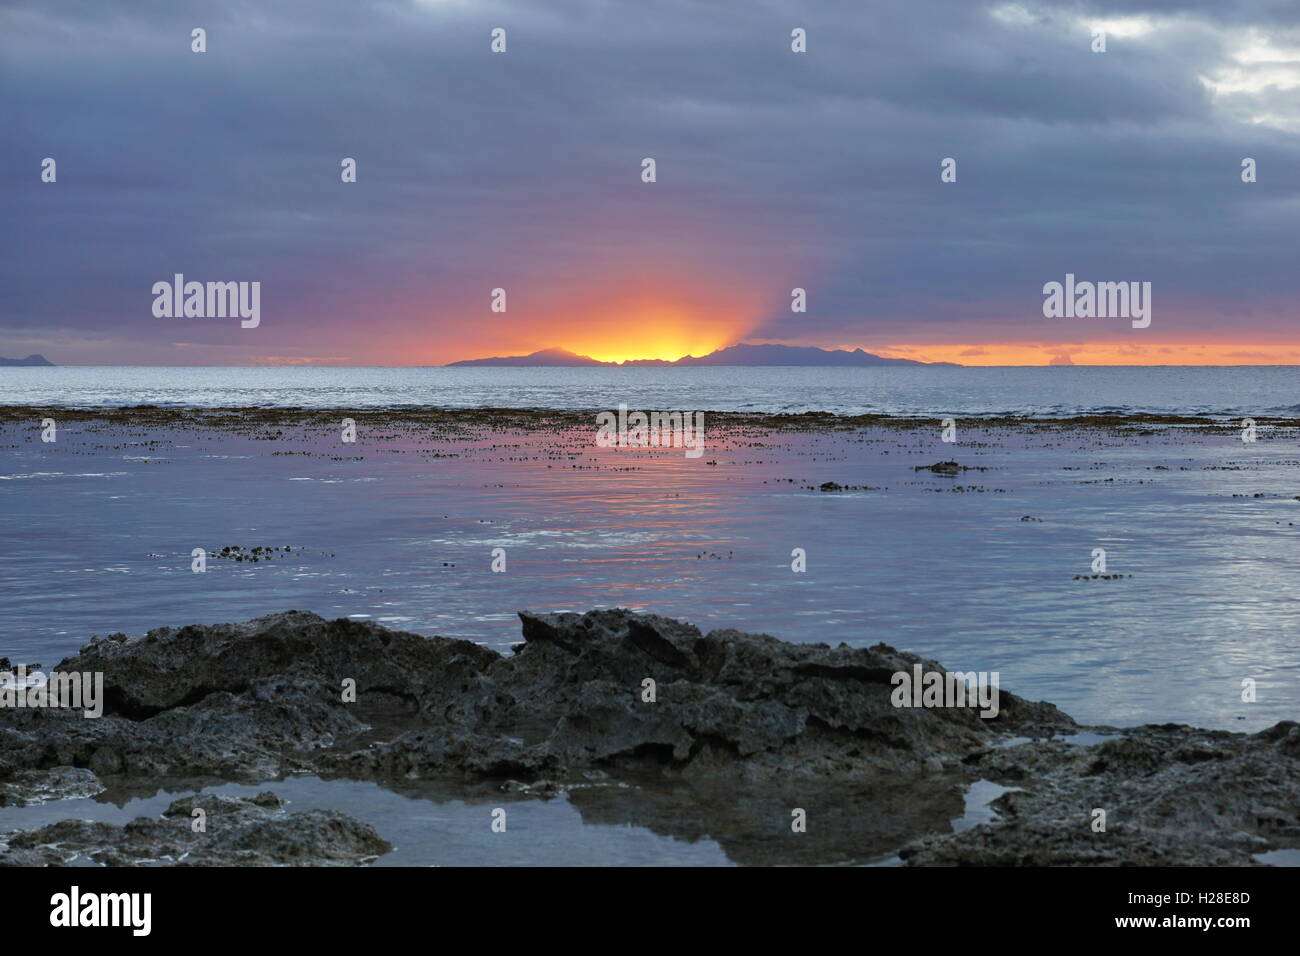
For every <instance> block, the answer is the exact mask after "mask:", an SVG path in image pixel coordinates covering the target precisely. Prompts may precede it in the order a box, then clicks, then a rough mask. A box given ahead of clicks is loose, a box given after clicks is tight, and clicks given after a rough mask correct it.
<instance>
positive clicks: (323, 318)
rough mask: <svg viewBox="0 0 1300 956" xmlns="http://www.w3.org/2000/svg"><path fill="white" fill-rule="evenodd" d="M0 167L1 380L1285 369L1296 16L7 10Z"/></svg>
mask: <svg viewBox="0 0 1300 956" xmlns="http://www.w3.org/2000/svg"><path fill="white" fill-rule="evenodd" d="M195 28H202V29H203V30H204V31H206V51H205V52H202V53H196V52H194V51H193V50H192V44H193V39H192V31H193V30H194V29H195ZM497 28H500V29H502V30H504V31H505V51H504V52H493V50H492V49H491V45H492V42H493V41H492V31H493V30H494V29H497ZM795 29H802V30H804V31H805V33H806V52H801V53H800V52H794V50H792V48H791V47H792V43H793V40H792V35H791V34H792V31H793V30H795ZM1098 30H1102V31H1104V33H1105V47H1106V49H1105V52H1095V51H1094V49H1093V48H1094V46H1095V45H1096V42H1097V41H1096V39H1095V36H1094V34H1095V31H1098ZM1247 157H1249V158H1251V159H1253V160H1255V163H1256V181H1255V182H1251V183H1246V182H1243V181H1242V165H1241V164H1242V160H1243V159H1245V158H1247ZM46 158H51V159H54V160H55V163H56V166H55V181H54V182H44V181H42V175H43V174H42V166H43V161H44V160H45V159H46ZM344 158H352V159H354V160H355V161H356V181H355V182H344V181H343V179H342V175H341V168H342V161H343V160H344ZM646 158H652V159H654V161H655V181H654V182H644V181H643V160H644V159H646ZM946 158H951V159H954V160H955V161H956V181H955V182H943V181H941V175H940V173H941V164H942V162H943V160H944V159H946ZM0 174H3V184H2V185H0V222H3V224H4V228H3V230H0V355H6V356H11V357H12V356H15V355H16V356H23V355H27V354H29V353H32V352H39V353H41V354H44V355H45V356H46V357H47V358H49V359H50V360H51V361H54V362H56V363H58V364H104V365H125V364H141V365H267V364H270V365H277V364H325V365H431V364H443V363H446V362H451V361H456V360H459V359H467V358H477V357H482V356H489V355H516V354H524V353H528V352H532V351H534V350H537V349H542V348H553V347H554V348H566V349H570V350H572V351H576V352H580V353H583V354H588V355H592V356H593V357H596V358H600V359H605V360H622V359H626V358H667V359H672V358H677V357H679V356H680V355H683V354H688V353H689V354H696V355H699V354H704V353H706V352H708V351H711V350H713V349H715V348H719V347H723V346H726V345H730V344H734V343H737V342H768V343H779V344H790V345H816V346H821V347H825V348H859V347H860V348H864V349H866V350H868V351H871V352H876V353H878V354H882V355H887V356H892V357H902V358H914V359H921V360H926V361H953V362H960V363H962V364H967V365H1047V364H1077V365H1090V364H1091V365H1097V364H1125V365H1166V364H1168V365H1182V364H1187V365H1205V364H1212V365H1217V364H1300V331H1298V327H1297V321H1296V318H1297V309H1296V302H1297V301H1298V295H1297V294H1298V293H1300V288H1298V286H1300V268H1297V263H1298V262H1300V256H1298V255H1297V253H1300V240H1298V238H1297V232H1298V230H1300V3H1295V2H1293V0H1258V2H1247V0H1145V2H1142V0H1134V2H1126V3H1119V2H1092V3H1056V2H1049V3H1035V2H1031V0H1026V2H1021V3H1004V2H993V3H983V2H979V0H902V2H892V0H891V2H872V3H863V2H862V0H852V2H840V0H818V2H808V0H803V2H784V0H716V2H702V0H701V2H688V0H654V2H652V3H644V2H630V0H617V2H614V0H546V2H545V3H539V2H537V0H511V2H495V0H472V2H470V0H466V2H461V0H277V2H274V3H269V2H266V0H254V2H249V0H221V2H208V3H199V2H189V0H65V2H60V0H3V2H0ZM178 273H179V274H183V275H184V277H185V281H187V282H188V281H198V282H210V281H211V282H231V281H239V282H258V283H260V286H259V289H260V312H259V322H258V324H257V326H256V327H253V328H244V327H242V325H241V323H240V321H239V320H238V319H237V318H236V319H231V318H228V317H225V318H223V317H217V316H209V317H200V316H189V317H183V316H182V317H177V316H170V317H168V316H163V317H160V316H157V315H155V308H154V305H155V295H154V292H153V288H154V285H155V283H157V282H160V281H171V280H172V279H173V276H174V275H176V274H178ZM1067 274H1073V275H1075V276H1076V279H1077V281H1095V282H1149V283H1151V323H1150V325H1149V326H1148V327H1146V328H1134V327H1133V326H1132V323H1131V322H1130V321H1129V319H1128V318H1125V317H1108V318H1086V317H1074V316H1071V317H1051V318H1049V317H1045V315H1044V308H1043V304H1044V298H1045V296H1044V291H1043V288H1044V285H1045V284H1046V283H1050V282H1053V281H1055V282H1064V281H1065V276H1066V275H1067ZM794 288H802V289H804V290H805V292H806V303H807V304H806V311H804V312H794V311H792V309H791V302H792V290H793V289H794ZM494 289H503V290H505V311H504V312H501V311H493V310H492V304H493V290H494ZM497 301H498V305H499V302H500V300H499V298H498V300H497Z"/></svg>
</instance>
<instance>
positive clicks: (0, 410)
mask: <svg viewBox="0 0 1300 956" xmlns="http://www.w3.org/2000/svg"><path fill="white" fill-rule="evenodd" d="M606 410H608V409H603V408H592V409H589V410H570V409H546V408H428V407H405V406H397V407H393V408H347V407H342V408H334V409H330V408H295V407H291V406H275V407H250V406H231V407H225V408H190V407H180V406H158V405H129V406H118V407H102V406H95V407H89V408H83V407H76V406H49V407H42V406H29V405H0V425H3V424H24V423H28V424H30V425H31V426H32V428H33V429H34V430H35V431H36V433H37V434H39V431H40V427H41V424H40V420H41V418H43V417H46V416H53V417H54V418H55V419H56V420H58V421H59V422H60V423H62V422H83V423H88V424H92V425H93V424H99V425H104V426H121V425H127V426H135V427H139V428H150V429H155V428H191V427H192V428H217V429H224V430H228V431H233V432H241V433H250V432H251V433H252V434H254V435H256V436H258V437H277V436H274V435H272V434H266V433H265V432H263V431H260V430H262V429H269V428H292V427H295V426H308V427H313V426H316V427H323V428H330V429H335V430H337V428H338V423H339V421H340V420H341V419H343V418H351V419H353V420H354V421H355V422H356V423H357V425H358V426H362V425H370V426H383V425H388V426H392V427H395V428H408V427H414V428H428V429H433V430H435V431H438V432H449V433H453V434H454V433H458V432H459V430H460V429H465V430H467V432H468V433H470V434H477V432H478V431H479V430H481V429H483V428H491V429H500V430H510V431H516V430H517V431H545V430H550V429H556V430H559V429H569V428H594V427H595V419H594V416H595V414H596V413H597V412H600V411H606ZM704 413H705V414H706V415H707V416H708V417H707V424H708V427H709V428H736V429H746V428H752V429H759V430H769V431H796V432H798V431H808V432H823V431H850V430H855V429H863V428H883V429H898V430H903V431H910V430H913V429H917V428H927V429H930V428H935V427H936V426H937V424H938V422H939V419H938V418H933V417H904V416H897V415H877V414H864V415H836V414H833V413H831V412H790V413H770V412H727V411H723V412H717V411H709V410H707V409H706V410H704ZM1253 420H1254V421H1255V423H1256V424H1257V425H1260V426H1269V427H1274V428H1297V427H1300V418H1296V417H1294V416H1292V417H1270V416H1266V415H1257V416H1255V418H1254V419H1253ZM960 421H961V422H962V423H963V424H964V426H966V427H971V428H1029V429H1031V430H1035V431H1038V430H1053V431H1057V430H1064V431H1068V430H1092V431H1097V430H1101V431H1122V432H1128V431H1131V430H1133V429H1150V428H1153V427H1168V426H1183V427H1201V428H1208V429H1217V430H1222V431H1223V432H1224V433H1225V434H1227V433H1234V434H1235V433H1237V432H1239V431H1240V429H1241V426H1240V424H1239V423H1238V421H1237V420H1231V421H1225V420H1222V419H1218V418H1210V417H1206V416H1198V415H1149V414H1140V415H1120V414H1115V415H1073V416H1065V417H1059V418H1040V417H1032V416H1019V415H1002V416H984V417H971V418H963V419H960Z"/></svg>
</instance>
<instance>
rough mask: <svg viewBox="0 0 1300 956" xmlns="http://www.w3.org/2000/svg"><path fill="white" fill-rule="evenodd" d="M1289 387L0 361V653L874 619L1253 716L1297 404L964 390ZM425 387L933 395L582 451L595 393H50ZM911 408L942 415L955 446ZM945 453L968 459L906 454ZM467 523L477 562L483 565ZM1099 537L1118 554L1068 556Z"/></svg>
mask: <svg viewBox="0 0 1300 956" xmlns="http://www.w3.org/2000/svg"><path fill="white" fill-rule="evenodd" d="M819 380H820V381H821V384H818V382H819ZM1293 380H1294V370H1293V369H1289V368H1258V369H1240V368H1219V369H1087V368H1054V369H1011V370H1007V369H929V368H920V369H912V368H901V369H900V368H890V369H866V370H843V369H833V370H820V369H818V370H813V369H802V368H801V369H790V368H776V369H747V368H728V369H668V370H642V369H636V370H627V371H626V372H624V371H619V370H607V369H594V370H593V369H574V370H567V369H547V370H539V369H493V370H487V369H466V370H459V369H436V368H435V369H356V370H353V369H298V368H293V369H268V368H257V369H246V368H237V369H101V368H93V369H69V368H58V369H4V370H0V383H2V384H0V402H9V403H14V402H18V401H28V402H40V405H41V407H40V410H39V411H37V410H35V409H34V410H33V416H32V418H31V420H30V421H27V420H25V419H24V418H23V416H22V414H21V413H18V414H17V416H16V418H15V417H13V416H11V418H10V420H9V421H8V423H7V424H4V425H3V426H0V514H3V517H4V520H3V528H2V530H0V542H2V543H3V546H2V547H0V597H2V598H3V600H4V606H5V609H6V613H5V615H4V619H3V622H0V655H8V656H10V657H11V658H12V659H13V660H14V661H19V660H25V661H31V660H37V661H39V662H42V663H45V664H46V665H49V664H52V663H54V662H55V661H57V660H58V659H59V658H61V657H62V656H64V655H67V654H71V653H72V652H73V651H75V650H76V648H78V647H79V646H80V645H81V644H82V643H83V642H84V641H86V640H87V639H88V638H89V637H90V636H91V635H92V634H107V633H111V632H115V631H124V632H126V633H129V634H143V633H144V632H145V631H147V630H148V629H149V628H152V627H157V626H160V625H164V624H167V625H181V624H188V623H216V622H220V621H230V620H243V619H247V618H250V617H254V616H257V615H261V614H265V613H269V612H271V611H275V610H283V609H287V608H299V609H307V610H313V611H316V612H318V613H320V614H322V615H325V616H327V617H342V616H352V617H355V618H358V619H373V620H377V621H380V622H383V623H385V624H388V625H390V626H393V627H398V628H403V629H408V630H413V631H416V632H419V633H425V634H442V635H447V636H454V637H464V638H468V639H471V640H476V641H480V642H482V643H484V644H488V645H490V646H493V647H495V648H497V649H499V650H506V649H507V648H508V646H509V645H510V644H511V643H513V642H515V641H517V640H519V628H518V621H517V619H516V617H515V612H516V611H518V610H521V609H531V610H561V609H564V610H586V609H589V608H592V607H599V606H626V607H632V608H636V609H640V610H645V611H652V612H656V613H661V614H665V615H670V616H677V617H681V618H684V619H688V620H690V621H692V622H695V623H697V624H699V625H700V626H701V627H704V628H706V629H707V628H711V627H735V628H739V629H741V630H750V631H760V632H766V633H771V634H774V635H776V636H778V637H781V638H784V639H787V640H793V641H814V642H815V641H828V642H831V643H838V642H840V641H845V642H847V643H849V644H854V645H862V644H873V643H876V642H877V641H884V642H886V643H889V644H892V645H894V646H896V647H899V648H901V649H905V650H909V651H915V652H918V653H922V654H925V655H927V656H930V657H933V658H935V659H937V660H939V661H940V662H942V663H944V664H946V665H947V666H949V667H952V668H957V669H962V670H972V671H993V670H997V671H1000V672H1001V674H1002V678H1001V679H1002V686H1003V687H1005V688H1007V689H1008V690H1011V691H1013V692H1014V693H1017V694H1020V695H1022V696H1027V697H1031V698H1035V699H1046V700H1051V701H1053V702H1054V703H1056V704H1058V705H1059V706H1061V707H1062V708H1063V709H1065V710H1066V712H1067V713H1070V714H1071V715H1072V716H1074V717H1075V718H1076V719H1079V720H1081V721H1086V722H1092V723H1113V724H1120V725H1133V724H1139V723H1143V722H1161V721H1168V720H1177V721H1185V722H1188V723H1193V724H1197V725H1200V726H1208V727H1220V728H1225V729H1235V730H1255V729H1260V728H1262V727H1265V726H1268V725H1270V724H1272V723H1274V722H1276V721H1278V720H1281V719H1291V718H1294V717H1295V716H1296V712H1297V709H1298V708H1297V705H1298V704H1300V618H1298V616H1297V610H1298V607H1297V598H1296V597H1295V595H1294V589H1293V587H1292V584H1293V583H1294V581H1295V580H1296V577H1297V574H1298V573H1300V549H1298V548H1297V544H1298V543H1300V528H1298V527H1297V524H1298V523H1300V498H1298V497H1297V496H1300V482H1297V478H1296V470H1297V466H1298V465H1300V446H1298V445H1297V442H1296V433H1295V430H1294V429H1289V428H1283V427H1276V426H1261V429H1260V432H1259V439H1258V441H1257V442H1254V443H1249V444H1248V443H1244V442H1243V441H1241V440H1240V436H1239V432H1238V429H1236V428H1235V427H1231V428H1226V427H1225V428H1222V429H1188V428H1185V427H1177V426H1175V427H1171V428H1148V427H1145V426H1141V427H1138V426H1135V427H1133V428H1130V429H1124V430H1121V431H1119V432H1114V431H1113V430H1112V431H1107V430H1094V431H1082V430H1079V429H1074V428H1070V429H1058V428H1050V429H1042V428H1040V427H1036V426H1034V427H1030V426H1025V427H1017V428H1007V427H1003V426H996V427H994V426H990V427H987V428H986V427H984V426H981V425H980V424H979V422H978V420H977V416H979V415H982V414H991V413H993V412H998V413H1004V412H1007V411H1012V410H1016V411H1022V412H1028V411H1032V412H1035V413H1037V414H1049V413H1051V414H1065V413H1067V412H1071V411H1073V412H1083V411H1090V412H1103V411H1130V412H1132V411H1150V412H1170V411H1181V412H1189V411H1195V412H1214V413H1215V414H1219V415H1225V414H1230V415H1231V416H1232V417H1235V416H1238V415H1242V414H1244V413H1245V412H1247V411H1249V412H1252V413H1254V414H1256V415H1261V416H1262V415H1265V414H1268V413H1270V412H1278V411H1280V410H1284V409H1287V408H1293V407H1294V405H1293V402H1294V401H1295V399H1296V396H1295V394H1294V392H1292V391H1288V387H1287V386H1288V385H1289V384H1290V383H1292V382H1293ZM494 381H495V382H497V383H498V384H497V385H496V386H493V385H492V384H491V383H492V382H494ZM566 383H570V384H569V385H566ZM572 383H578V384H577V385H572ZM943 383H948V386H947V387H945V386H944V384H943ZM1052 383H1055V384H1056V385H1057V386H1058V387H1057V388H1056V389H1055V392H1054V390H1053V388H1052V387H1051V386H1052ZM430 400H438V401H440V402H441V403H442V404H445V405H457V406H470V405H479V404H482V405H488V406H507V405H514V406H556V405H566V406H569V407H582V406H587V405H590V406H594V407H606V408H607V407H610V405H611V404H612V403H613V404H616V403H619V402H626V403H627V404H628V405H629V406H630V407H631V408H633V409H635V408H646V409H653V408H669V409H672V408H677V409H688V410H689V409H700V408H703V409H712V408H717V407H731V408H737V409H750V410H759V409H766V410H798V409H805V408H808V409H819V410H838V411H862V410H872V411H894V412H897V413H903V414H911V415H919V416H929V417H932V418H935V419H936V420H935V421H934V422H933V425H932V426H930V425H925V426H923V427H918V428H914V429H907V430H897V429H895V430H889V429H884V430H879V429H863V430H855V431H852V432H847V433H839V432H832V433H815V434H801V433H793V434H792V433H784V434H774V433H773V434H769V433H763V432H761V431H760V432H756V433H751V432H747V431H746V430H744V429H733V430H732V431H730V432H728V431H726V430H722V431H719V430H717V429H716V428H715V429H711V430H709V431H708V438H707V441H708V445H707V449H706V452H705V454H704V455H703V456H702V457H700V458H697V459H692V458H689V457H687V456H685V455H684V454H683V453H682V451H681V450H680V449H618V448H612V449H611V448H600V447H598V446H597V445H596V443H595V441H594V434H595V423H594V417H593V425H592V427H591V428H590V429H588V428H582V427H576V428H575V427H567V428H566V429H564V430H562V431H559V432H556V431H549V430H548V431H528V430H521V431H517V432H512V431H510V430H508V429H507V430H502V429H500V428H497V427H487V426H483V425H479V424H472V423H471V424H469V425H468V426H466V427H464V428H459V429H453V430H450V431H437V430H434V431H430V430H429V429H427V428H424V427H423V426H418V425H417V426H407V425H402V424H401V423H400V418H401V414H400V412H396V413H394V416H395V419H397V420H398V421H396V423H395V424H394V425H393V427H391V428H390V427H383V428H377V427H375V426H372V425H367V424H365V423H364V421H365V420H364V417H363V424H362V425H361V426H360V432H359V435H358V438H357V442H356V443H355V444H342V443H340V438H339V433H338V431H337V429H336V428H333V427H330V428H321V427H319V424H313V425H311V426H308V425H305V424H304V425H302V426H301V427H298V426H295V425H293V424H292V423H293V422H294V421H296V419H293V418H292V416H289V419H288V421H289V422H290V424H289V425H288V426H285V427H279V426H277V427H276V428H275V429H254V430H253V432H254V433H252V434H250V433H247V432H238V431H233V432H232V431H229V430H223V429H218V428H209V427H201V428H194V427H164V428H146V427H142V426H132V425H130V424H129V422H130V421H131V419H130V418H129V415H128V418H127V419H126V422H127V424H123V423H122V421H120V420H119V421H117V422H116V423H105V422H101V421H97V420H96V418H95V415H96V414H101V415H102V414H106V413H104V412H102V411H100V412H83V413H80V415H81V417H78V415H76V414H73V413H72V411H71V410H68V411H66V412H65V413H64V414H63V415H60V414H59V412H58V409H57V407H56V406H58V405H65V406H73V405H77V406H91V407H103V406H116V405H134V404H139V403H150V404H155V405H162V404H165V403H166V404H185V405H238V404H251V403H258V404H262V405H272V404H276V405H286V406H329V407H340V408H342V409H343V410H344V412H346V411H347V410H349V409H353V408H357V409H362V408H372V407H375V406H377V405H385V404H387V405H392V406H398V407H400V406H404V405H405V406H409V405H412V404H415V403H417V402H420V401H430ZM939 409H943V410H944V411H946V412H948V413H949V414H951V415H952V416H953V417H955V418H956V419H957V421H958V435H957V441H956V442H955V443H952V444H949V443H945V442H943V441H942V440H941V434H940V427H939V422H938V420H937V416H938V414H939V411H938V410H939ZM46 415H52V416H53V417H54V418H55V420H56V421H59V422H60V423H61V424H60V430H59V437H58V440H57V442H55V443H50V444H47V443H43V442H41V441H40V439H39V432H40V419H41V418H43V417H45V416H46ZM947 459H955V460H957V461H958V462H959V463H961V464H962V465H966V466H970V467H971V468H972V469H977V470H972V471H969V472H964V473H962V474H961V475H959V476H957V477H947V476H939V475H934V474H932V473H929V472H917V471H915V470H914V469H915V468H916V466H918V465H927V464H931V463H933V462H935V461H941V460H947ZM824 482H834V483H837V484H839V485H841V486H845V487H844V489H843V490H840V491H835V492H830V493H828V492H823V491H820V490H818V489H819V488H820V486H821V485H822V484H823V483H824ZM228 546H230V547H233V546H240V547H244V548H251V547H253V546H266V547H269V546H276V547H277V548H283V547H289V548H291V549H292V550H291V551H290V552H283V553H281V552H277V556H276V558H275V559H274V560H270V561H261V562H258V563H257V564H256V565H253V564H251V563H239V562H234V561H231V560H223V559H219V558H210V559H209V568H208V570H207V572H206V573H203V574H195V573H192V572H191V559H190V555H191V552H192V550H193V549H194V548H203V549H206V550H207V552H208V553H209V554H210V555H211V554H214V553H217V552H219V551H220V550H221V549H222V548H224V547H228ZM495 548H503V549H505V552H506V554H507V555H508V560H509V570H508V573H505V574H498V573H492V572H491V571H490V564H491V557H490V555H491V552H492V551H493V549H495ZM796 548H800V549H803V550H804V551H805V552H806V555H807V568H808V569H807V571H806V572H804V573H795V572H792V570H791V554H792V552H793V550H794V549H796ZM1097 548H1102V549H1104V550H1105V551H1106V553H1107V562H1108V564H1107V570H1108V572H1111V573H1115V574H1123V575H1124V577H1123V578H1118V579H1093V578H1091V577H1090V575H1091V574H1092V573H1093V571H1094V570H1095V569H1094V568H1093V561H1094V558H1093V553H1094V549H1097ZM1079 576H1084V578H1086V579H1083V580H1081V579H1080V577H1079ZM1244 678H1251V679H1253V680H1256V681H1257V683H1258V686H1259V689H1260V690H1259V700H1257V701H1256V702H1254V703H1250V704H1246V703H1243V701H1242V700H1241V693H1240V691H1241V682H1242V680H1243V679H1244Z"/></svg>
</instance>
